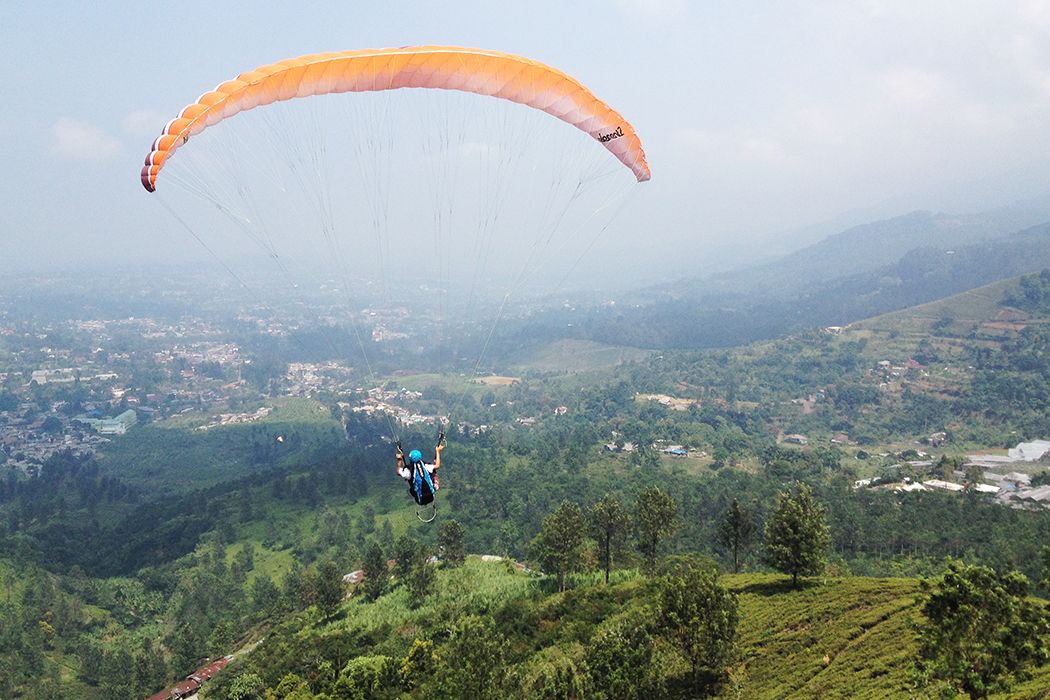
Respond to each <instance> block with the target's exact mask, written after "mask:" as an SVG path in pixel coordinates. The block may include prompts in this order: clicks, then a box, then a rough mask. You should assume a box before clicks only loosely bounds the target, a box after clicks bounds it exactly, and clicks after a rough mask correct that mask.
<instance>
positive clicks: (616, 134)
mask: <svg viewBox="0 0 1050 700" xmlns="http://www.w3.org/2000/svg"><path fill="white" fill-rule="evenodd" d="M621 136H623V127H622V126H618V127H616V131H610V132H609V133H608V134H603V133H601V132H600V131H599V132H598V140H599V141H601V142H602V143H605V142H606V141H612V140H613V139H618V138H620V137H621Z"/></svg>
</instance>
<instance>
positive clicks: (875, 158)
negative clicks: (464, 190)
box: [0, 0, 1050, 273]
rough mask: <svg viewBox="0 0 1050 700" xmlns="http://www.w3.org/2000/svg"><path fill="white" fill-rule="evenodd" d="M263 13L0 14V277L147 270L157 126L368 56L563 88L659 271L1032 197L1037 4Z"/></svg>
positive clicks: (505, 6) (81, 8) (135, 9)
mask: <svg viewBox="0 0 1050 700" xmlns="http://www.w3.org/2000/svg"><path fill="white" fill-rule="evenodd" d="M270 5H271V4H270V3H250V4H249V3H233V2H229V3H227V2H215V1H214V0H211V1H210V2H192V1H191V2H180V3H153V2H142V1H141V0H136V1H135V2H118V1H115V0H110V1H107V2H76V3H74V2H45V3H33V2H19V1H17V0H7V1H6V2H3V3H2V4H0V59H2V60H3V64H4V65H5V66H6V67H7V69H6V71H5V80H4V86H3V89H2V93H3V96H4V99H3V100H2V102H0V139H2V143H3V147H2V149H0V153H2V154H3V157H2V158H0V169H2V170H0V172H2V174H3V188H2V189H0V261H2V262H3V264H2V266H0V269H3V270H4V271H8V270H11V269H18V268H20V267H23V266H28V265H32V266H34V267H41V266H42V265H44V264H47V263H49V262H52V261H53V262H54V263H55V264H63V265H65V264H68V263H69V262H70V261H74V260H90V261H97V260H100V259H107V258H110V259H114V260H136V259H142V260H148V259H152V258H155V257H156V251H158V250H160V251H163V250H165V249H164V248H163V247H160V248H158V244H160V243H162V241H161V238H167V237H170V236H172V235H174V233H175V229H173V228H172V227H170V226H158V225H157V224H156V223H155V222H156V221H157V220H158V218H161V217H163V216H164V211H163V210H162V209H161V208H160V207H159V206H157V204H156V203H155V202H152V201H151V200H150V196H149V195H148V194H147V193H146V192H145V191H144V190H143V189H142V187H141V186H140V184H139V175H138V173H139V168H140V165H141V162H142V159H143V157H144V156H145V154H146V152H147V150H148V148H149V145H150V143H151V141H152V140H153V138H154V137H155V136H156V134H157V133H158V132H159V130H160V129H161V127H162V126H163V125H164V123H165V122H166V121H167V120H168V119H169V118H170V117H171V116H174V115H175V114H176V113H177V112H178V110H179V109H180V108H181V107H182V106H184V105H185V104H187V103H188V102H190V101H192V100H193V99H195V98H196V96H197V95H198V94H200V93H201V92H203V91H205V90H207V89H210V88H211V87H212V86H214V85H215V84H217V83H219V82H221V81H222V80H225V79H227V78H231V77H233V76H235V75H236V74H237V73H239V72H241V71H243V70H247V69H249V68H252V67H255V66H257V65H261V64H264V63H268V62H272V61H274V60H278V59H280V58H286V57H291V56H297V55H301V54H305V53H311V52H317V51H328V50H343V49H357V48H368V47H383V46H401V45H412V44H423V43H440V44H458V45H465V46H476V47H482V48H492V49H498V50H503V51H507V52H511V53H518V54H523V55H526V56H529V57H533V58H536V59H538V60H541V61H544V62H546V63H548V64H551V65H553V66H556V67H558V68H560V69H562V70H564V71H566V72H568V73H571V74H573V75H574V76H576V77H577V78H579V79H580V80H581V81H582V82H583V83H584V84H586V85H587V86H588V87H590V88H591V89H592V90H593V91H594V92H595V93H596V94H597V95H598V96H599V97H601V98H602V99H604V100H606V101H608V102H609V103H610V104H612V105H613V106H614V107H616V108H617V109H619V110H620V111H621V112H622V113H623V114H624V115H625V116H626V117H627V118H628V119H629V120H630V121H631V122H632V123H633V124H634V125H635V127H636V128H637V130H638V132H639V133H640V135H641V137H642V140H643V143H644V145H645V148H646V151H647V153H648V158H649V163H650V164H651V166H652V170H653V179H652V181H651V182H650V183H648V184H647V185H645V186H644V187H645V190H644V191H643V192H642V193H640V195H639V196H638V197H636V198H632V201H631V207H630V210H629V211H627V212H625V213H624V214H623V217H622V218H623V225H624V226H628V227H631V228H634V229H639V230H642V229H644V232H645V244H644V246H639V247H640V248H644V250H645V252H646V253H647V255H648V258H647V259H648V260H649V261H650V263H651V261H652V260H654V259H656V258H659V257H666V258H667V259H668V260H674V261H676V262H675V263H674V264H672V265H671V270H672V272H674V273H680V272H685V271H689V270H683V267H684V266H688V267H689V269H690V270H691V269H695V270H697V271H702V270H704V269H709V268H714V267H717V265H718V260H717V257H718V256H719V255H720V254H721V252H722V251H724V250H729V249H732V248H734V247H735V248H739V247H740V246H741V245H742V244H744V243H746V242H748V241H760V240H767V241H768V239H769V238H770V237H773V236H774V235H775V234H777V233H778V232H781V231H787V230H791V229H796V228H799V227H803V226H806V225H809V224H812V223H816V222H820V221H823V220H826V219H829V218H832V217H835V216H837V215H839V214H841V213H843V212H848V211H851V210H858V209H861V210H865V211H870V212H871V213H872V215H873V218H874V216H875V215H876V214H877V215H891V214H894V213H902V212H904V211H906V210H908V209H911V208H932V209H938V208H942V209H948V210H954V211H965V210H967V209H970V210H977V209H980V208H986V207H991V206H995V205H1001V204H1008V203H1011V202H1015V201H1017V200H1021V199H1024V198H1028V197H1035V196H1043V195H1045V194H1047V192H1050V184H1047V183H1050V158H1048V157H1047V155H1046V154H1047V153H1048V152H1050V151H1048V146H1050V129H1048V128H1047V126H1048V124H1050V120H1048V117H1050V3H1047V2H1040V1H1037V0H1032V1H1030V2H995V3H993V2H960V1H959V0H952V1H946V2H933V1H930V2H919V3H917V2H914V0H902V1H900V2H879V1H877V0H871V1H866V2H838V1H829V2H820V1H817V0H814V1H811V2H768V3H766V2H750V3H741V2H714V1H712V2H686V1H685V0H652V1H646V0H606V1H605V2H581V3H565V2H542V1H539V2H528V3H509V2H508V3H503V2H501V3H494V2H454V1H453V0H448V1H446V2H441V3H436V2H434V3H430V2H413V3H406V2H390V1H384V2H375V3H365V2H346V1H344V2H330V3H315V2H306V1H302V0H301V1H299V2H295V3H274V4H273V5H275V6H274V7H271V6H270ZM242 7H249V8H250V9H241V8H242ZM616 240H617V243H616V244H615V245H616V246H619V247H620V248H622V249H623V250H624V251H627V252H630V248H631V245H632V244H631V243H630V242H629V241H628V240H627V239H619V238H618V239H616ZM758 250H759V252H761V251H763V250H766V244H762V246H761V247H759V249H758Z"/></svg>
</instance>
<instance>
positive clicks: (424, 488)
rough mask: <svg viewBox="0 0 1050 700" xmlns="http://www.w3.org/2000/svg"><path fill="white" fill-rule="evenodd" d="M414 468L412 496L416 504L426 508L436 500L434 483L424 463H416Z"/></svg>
mask: <svg viewBox="0 0 1050 700" xmlns="http://www.w3.org/2000/svg"><path fill="white" fill-rule="evenodd" d="M412 466H413V470H414V471H415V476H414V477H413V479H412V496H413V498H415V499H416V503H418V504H419V505H421V506H425V505H426V504H428V503H430V502H431V501H433V500H434V482H433V481H431V479H430V473H429V472H428V471H427V470H426V468H425V467H424V466H423V463H422V462H416V463H415V464H414V465H412Z"/></svg>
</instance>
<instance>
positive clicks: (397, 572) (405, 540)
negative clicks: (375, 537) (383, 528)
mask: <svg viewBox="0 0 1050 700" xmlns="http://www.w3.org/2000/svg"><path fill="white" fill-rule="evenodd" d="M419 550H420V546H419V542H418V541H417V540H416V539H415V538H414V537H412V536H411V535H409V534H407V533H406V534H404V535H401V536H400V537H398V538H397V541H396V542H394V552H393V555H394V578H395V579H396V585H401V584H402V583H407V582H408V577H409V574H410V573H411V571H412V567H414V566H415V565H416V559H417V558H418V556H419V554H418V553H419Z"/></svg>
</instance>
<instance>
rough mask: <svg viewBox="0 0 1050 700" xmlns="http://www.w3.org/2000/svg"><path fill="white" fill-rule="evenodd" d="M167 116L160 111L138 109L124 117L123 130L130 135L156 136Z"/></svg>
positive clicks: (166, 121) (166, 120)
mask: <svg viewBox="0 0 1050 700" xmlns="http://www.w3.org/2000/svg"><path fill="white" fill-rule="evenodd" d="M167 123H168V118H167V117H165V116H164V115H162V114H161V113H160V112H154V111H152V110H149V109H140V110H137V111H135V112H132V113H131V114H129V115H128V116H126V117H124V123H123V127H124V131H125V132H126V133H128V134H129V135H131V136H141V137H147V136H156V135H157V134H159V133H160V131H161V129H163V128H164V125H165V124H167Z"/></svg>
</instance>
